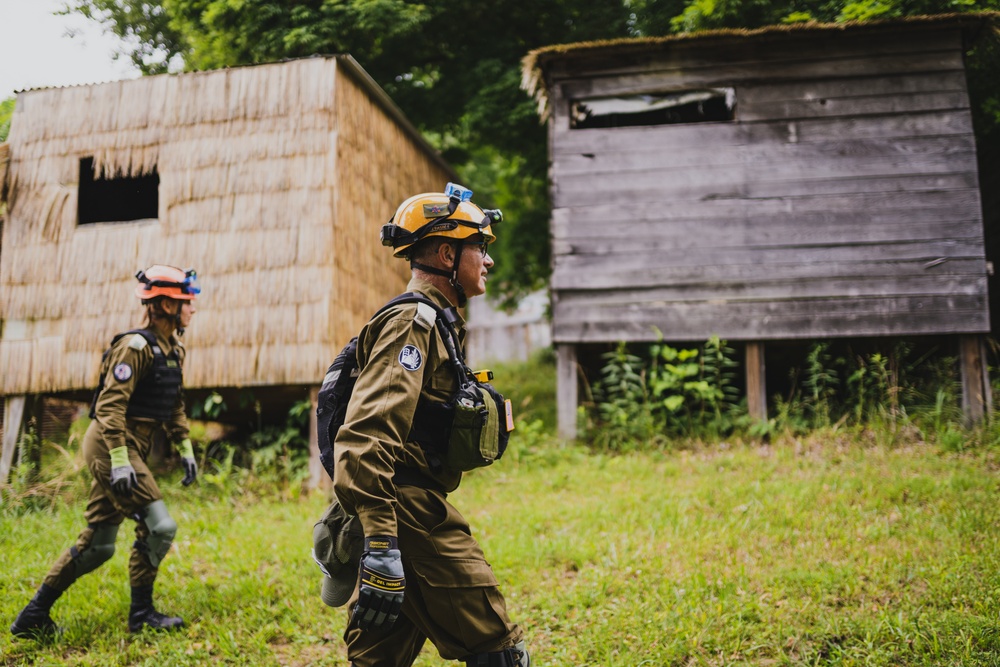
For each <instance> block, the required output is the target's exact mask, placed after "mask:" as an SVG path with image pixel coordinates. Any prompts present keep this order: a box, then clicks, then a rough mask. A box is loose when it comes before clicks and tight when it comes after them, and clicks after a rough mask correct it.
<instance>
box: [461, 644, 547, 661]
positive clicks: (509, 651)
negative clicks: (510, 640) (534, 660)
mask: <svg viewBox="0 0 1000 667" xmlns="http://www.w3.org/2000/svg"><path fill="white" fill-rule="evenodd" d="M465 664H466V665H467V667H530V665H531V660H530V659H529V658H528V650H527V649H526V648H525V647H524V642H523V641H520V642H518V643H517V644H515V645H514V646H512V647H511V648H505V649H504V650H502V651H496V652H494V653H478V654H476V655H474V656H471V657H469V658H466V659H465Z"/></svg>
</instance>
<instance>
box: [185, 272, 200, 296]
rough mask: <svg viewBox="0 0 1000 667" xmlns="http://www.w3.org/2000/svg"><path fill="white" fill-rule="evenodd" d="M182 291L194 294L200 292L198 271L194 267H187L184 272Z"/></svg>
mask: <svg viewBox="0 0 1000 667" xmlns="http://www.w3.org/2000/svg"><path fill="white" fill-rule="evenodd" d="M183 292H184V293H185V294H193V295H195V296H197V295H199V294H201V283H199V282H198V272H197V271H195V270H194V269H188V270H187V271H185V272H184V287H183Z"/></svg>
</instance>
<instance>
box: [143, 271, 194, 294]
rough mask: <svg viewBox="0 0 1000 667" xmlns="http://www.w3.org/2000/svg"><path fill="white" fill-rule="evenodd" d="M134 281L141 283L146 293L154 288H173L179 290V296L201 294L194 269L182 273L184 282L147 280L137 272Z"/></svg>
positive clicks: (158, 279)
mask: <svg viewBox="0 0 1000 667" xmlns="http://www.w3.org/2000/svg"><path fill="white" fill-rule="evenodd" d="M135 277H136V279H137V280H138V281H139V282H141V283H142V284H143V285H144V286H145V287H144V288H143V289H144V290H146V291H151V290H152V289H153V288H154V287H175V288H178V289H180V291H181V294H190V295H191V296H197V295H198V294H201V284H200V283H199V282H198V272H197V271H195V270H194V269H186V270H185V271H184V280H183V281H176V280H165V279H163V278H149V277H148V276H147V275H146V272H145V271H143V270H139V271H137V272H136V274H135Z"/></svg>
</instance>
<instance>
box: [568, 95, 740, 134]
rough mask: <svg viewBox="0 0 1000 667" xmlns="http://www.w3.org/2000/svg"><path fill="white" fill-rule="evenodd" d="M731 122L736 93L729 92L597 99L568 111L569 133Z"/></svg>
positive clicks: (580, 101)
mask: <svg viewBox="0 0 1000 667" xmlns="http://www.w3.org/2000/svg"><path fill="white" fill-rule="evenodd" d="M735 118H736V91H735V90H734V89H732V88H708V89H702V90H681V91H676V92H672V93H660V94H656V95H627V96H623V97H599V98H594V99H587V100H576V101H574V102H573V104H572V107H571V109H570V127H571V128H573V129H589V128H597V127H638V126H641V125H677V124H681V123H711V122H719V121H727V120H735Z"/></svg>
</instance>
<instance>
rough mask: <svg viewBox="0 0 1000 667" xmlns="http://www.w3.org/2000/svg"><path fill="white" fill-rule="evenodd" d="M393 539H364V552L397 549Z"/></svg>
mask: <svg viewBox="0 0 1000 667" xmlns="http://www.w3.org/2000/svg"><path fill="white" fill-rule="evenodd" d="M398 548H399V546H398V545H397V543H396V538H395V537H366V538H365V551H388V550H390V549H398Z"/></svg>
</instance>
